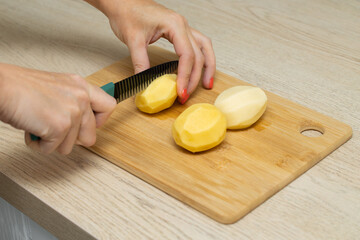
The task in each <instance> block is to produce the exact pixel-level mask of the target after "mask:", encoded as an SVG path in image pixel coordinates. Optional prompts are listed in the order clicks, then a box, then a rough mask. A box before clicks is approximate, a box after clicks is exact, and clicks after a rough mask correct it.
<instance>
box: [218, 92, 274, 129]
mask: <svg viewBox="0 0 360 240" xmlns="http://www.w3.org/2000/svg"><path fill="white" fill-rule="evenodd" d="M214 105H215V106H216V107H217V108H218V109H219V110H220V111H221V112H223V113H224V115H225V117H226V122H227V128H228V129H242V128H247V127H249V126H251V125H252V124H254V123H255V122H256V121H257V120H258V119H259V118H260V117H261V116H262V115H263V113H264V112H265V109H266V105H267V97H266V94H265V92H264V91H263V90H262V89H260V88H258V87H252V86H236V87H232V88H229V89H226V90H225V91H223V92H222V93H220V94H219V96H218V97H217V98H216V100H215V103H214Z"/></svg>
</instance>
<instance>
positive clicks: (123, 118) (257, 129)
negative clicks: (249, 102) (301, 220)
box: [87, 47, 352, 223]
mask: <svg viewBox="0 0 360 240" xmlns="http://www.w3.org/2000/svg"><path fill="white" fill-rule="evenodd" d="M149 56H150V59H151V60H152V65H156V64H160V63H162V62H165V61H169V60H174V59H177V57H176V55H175V54H173V53H171V52H168V51H165V50H162V49H160V48H157V47H152V48H150V49H149ZM132 74H133V68H132V64H131V60H130V58H126V59H123V60H121V61H119V62H116V63H114V64H112V65H110V66H108V67H106V68H104V69H102V70H100V71H98V72H96V73H94V74H92V75H90V76H89V77H87V80H88V81H89V82H91V83H93V84H95V85H98V86H102V85H104V84H106V83H108V82H110V81H112V82H117V81H119V80H120V79H123V78H125V77H128V76H130V75H132ZM236 85H249V84H248V83H246V82H243V81H241V80H238V79H236V78H234V77H231V76H228V75H226V74H224V73H221V72H219V71H217V72H216V75H215V80H214V88H213V89H212V90H205V89H203V88H202V87H201V86H199V88H198V89H197V90H196V91H195V93H194V94H193V95H192V96H191V98H190V99H189V100H188V102H187V103H186V104H184V105H180V104H179V103H177V102H175V104H174V105H173V106H172V107H171V108H170V109H167V110H165V111H163V112H160V113H157V114H154V115H148V114H145V113H141V112H140V111H138V110H137V109H136V107H135V103H134V97H132V98H129V99H127V100H125V101H123V102H121V103H120V104H118V106H117V108H116V110H115V111H114V113H113V114H112V116H111V118H110V119H109V120H108V121H107V123H106V124H105V125H104V126H103V127H102V128H101V129H98V132H97V142H96V144H95V145H94V146H92V147H90V150H92V151H93V152H95V153H97V154H99V155H100V156H102V157H104V158H106V159H107V160H109V161H111V162H113V163H114V164H116V165H117V166H119V167H121V168H124V169H125V170H127V171H129V172H131V173H132V174H134V175H136V176H138V177H139V178H141V179H143V180H145V181H147V182H148V183H150V184H152V185H154V186H156V187H158V188H160V189H161V190H163V191H164V192H166V193H168V194H170V195H171V196H173V197H175V198H177V199H179V200H180V201H182V202H184V203H187V204H188V205H190V206H192V207H193V208H195V209H197V210H199V211H201V212H203V213H204V214H206V215H208V216H209V217H211V218H213V219H215V220H217V221H219V222H221V223H233V222H235V221H237V220H238V219H240V218H241V217H243V216H244V215H245V214H247V213H248V212H250V211H251V210H252V209H254V208H255V207H256V206H258V205H259V204H261V203H262V202H264V201H265V200H266V199H267V198H269V197H270V196H272V195H273V194H274V193H276V192H277V191H279V190H280V189H282V188H283V187H284V186H286V185H287V184H288V183H290V182H291V181H292V180H294V179H295V178H296V177H298V176H299V175H301V174H302V173H304V172H305V171H306V170H308V169H309V168H311V167H312V166H313V165H314V164H316V163H317V162H319V161H320V160H321V159H323V158H324V157H325V156H327V155H328V154H329V153H331V152H332V151H334V150H335V149H336V148H338V147H339V146H340V145H342V144H343V143H344V142H346V141H347V140H348V139H349V138H351V135H352V130H351V127H349V126H348V125H346V124H344V123H342V122H339V121H337V120H335V119H333V118H330V117H328V116H325V115H322V114H320V113H318V112H316V111H313V110H311V109H308V108H305V107H303V106H301V105H299V104H296V103H293V102H291V101H289V100H287V99H284V98H282V97H279V96H277V95H275V94H273V93H270V92H266V94H267V96H268V107H267V110H266V112H265V114H264V115H263V116H262V118H261V119H260V120H259V121H258V122H257V123H256V124H255V125H253V126H252V127H250V128H248V129H245V130H238V131H228V132H227V135H226V138H225V140H224V142H222V143H221V145H219V146H217V147H215V148H213V149H211V150H209V151H206V152H202V153H197V154H193V153H190V152H188V151H186V150H184V149H182V148H180V147H178V146H177V145H176V144H175V142H174V140H173V138H172V135H171V126H172V124H173V122H174V120H175V118H176V117H177V116H178V115H179V114H180V113H181V112H182V111H184V110H185V109H186V108H187V107H189V106H190V105H192V104H194V103H199V102H206V103H213V102H214V100H215V98H216V97H217V96H218V94H219V93H220V92H222V91H223V90H225V89H227V88H229V87H232V86H236ZM308 129H314V130H317V131H319V132H321V133H322V135H321V136H319V137H309V136H305V135H303V134H302V133H301V132H303V131H304V130H308Z"/></svg>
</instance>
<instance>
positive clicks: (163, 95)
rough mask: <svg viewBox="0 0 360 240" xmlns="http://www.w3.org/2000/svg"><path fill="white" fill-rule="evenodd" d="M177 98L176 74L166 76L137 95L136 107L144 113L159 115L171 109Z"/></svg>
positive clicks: (156, 80)
mask: <svg viewBox="0 0 360 240" xmlns="http://www.w3.org/2000/svg"><path fill="white" fill-rule="evenodd" d="M176 96H177V92H176V74H165V75H163V76H161V77H159V78H157V79H155V80H154V81H153V82H152V83H151V84H150V85H149V86H148V87H147V88H146V89H145V90H144V91H142V92H140V93H138V94H137V95H136V97H135V105H136V107H137V108H138V109H139V110H140V111H142V112H146V113H157V112H160V111H162V110H164V109H166V108H169V107H171V106H172V105H173V103H174V101H175V99H176Z"/></svg>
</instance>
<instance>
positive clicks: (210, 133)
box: [172, 103, 226, 152]
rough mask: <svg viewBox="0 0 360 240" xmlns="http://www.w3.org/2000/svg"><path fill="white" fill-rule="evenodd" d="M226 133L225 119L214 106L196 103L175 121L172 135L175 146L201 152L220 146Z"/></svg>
mask: <svg viewBox="0 0 360 240" xmlns="http://www.w3.org/2000/svg"><path fill="white" fill-rule="evenodd" d="M225 133H226V118H225V116H224V114H223V113H221V112H220V111H219V109H217V108H216V107H215V106H214V105H212V104H209V103H198V104H194V105H192V106H190V107H189V108H187V109H186V110H185V111H184V112H182V113H181V114H180V115H179V116H178V117H177V118H176V120H175V122H174V124H173V128H172V135H173V138H174V140H175V142H176V144H177V145H179V146H181V147H183V148H185V149H187V150H189V151H191V152H201V151H205V150H208V149H210V148H213V147H215V146H217V145H218V144H220V143H221V142H222V141H223V140H224V138H225Z"/></svg>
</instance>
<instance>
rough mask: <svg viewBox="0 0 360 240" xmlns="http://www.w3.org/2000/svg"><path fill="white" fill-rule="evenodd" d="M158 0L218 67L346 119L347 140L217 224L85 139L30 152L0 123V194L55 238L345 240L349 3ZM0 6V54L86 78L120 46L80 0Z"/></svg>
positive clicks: (353, 39) (355, 171) (352, 89)
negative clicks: (196, 36) (205, 39)
mask: <svg viewBox="0 0 360 240" xmlns="http://www.w3.org/2000/svg"><path fill="white" fill-rule="evenodd" d="M158 2H159V3H162V4H164V5H166V6H167V7H168V8H171V9H174V10H175V11H177V12H179V13H180V14H182V15H184V16H185V17H186V18H187V19H188V21H189V24H190V25H191V26H192V27H194V28H197V29H199V30H200V31H202V32H203V33H204V34H206V35H207V36H209V37H210V38H211V39H212V43H213V46H214V49H215V53H216V57H217V69H218V70H219V71H221V72H224V73H226V74H229V75H231V76H233V77H236V78H238V79H242V80H244V81H246V82H248V83H250V84H253V85H256V86H259V87H261V88H263V89H265V90H268V91H270V92H273V93H275V94H277V95H279V96H281V97H284V98H286V99H289V100H291V101H293V102H295V103H298V104H301V105H304V106H305V107H308V108H310V109H314V110H316V111H317V112H320V113H322V114H325V115H327V116H331V117H333V118H335V119H338V120H340V121H341V122H345V123H347V124H348V125H350V126H351V127H352V129H353V137H352V139H350V140H349V141H348V142H347V143H345V144H344V145H343V146H341V147H340V148H339V149H337V150H336V151H334V152H333V153H331V154H330V155H329V156H327V157H326V158H324V159H323V160H322V161H321V162H319V163H318V164H316V165H315V166H314V167H313V168H311V169H310V170H309V171H307V172H305V173H304V174H303V175H301V177H299V178H297V179H296V180H295V181H293V182H291V183H290V184H289V185H288V186H287V187H286V188H284V189H282V190H281V191H280V192H278V193H277V194H276V195H274V196H273V197H271V198H270V199H268V200H267V201H266V202H264V203H263V204H261V205H260V206H259V207H257V208H256V209H254V210H253V211H252V212H250V213H249V214H247V215H246V216H245V217H244V218H242V219H241V220H240V221H238V222H236V223H235V224H231V225H224V224H220V223H217V222H216V221H213V220H212V219H210V218H208V217H207V216H205V215H203V214H201V213H199V212H198V211H196V210H194V209H193V208H191V207H189V206H187V205H186V204H183V203H182V202H181V201H178V200H176V199H174V198H173V197H171V196H169V195H167V194H166V193H164V192H162V191H160V190H158V189H157V188H155V187H153V186H151V185H150V184H147V183H146V182H144V181H142V180H140V179H139V178H137V177H135V176H134V175H132V174H129V173H128V172H127V171H124V170H122V169H121V168H119V167H117V166H115V165H114V164H112V163H110V162H108V161H104V159H103V158H102V157H99V156H97V155H96V154H93V153H92V152H90V151H89V150H87V149H85V148H82V147H76V148H75V149H74V151H73V153H72V154H70V155H69V156H66V157H64V156H60V155H57V154H54V155H50V156H46V155H41V154H38V153H34V152H32V151H31V150H29V149H27V148H26V146H25V144H24V140H23V132H22V131H18V130H15V129H13V128H12V127H10V126H8V125H5V124H3V123H0V143H1V144H0V196H1V197H2V198H4V199H5V200H7V201H8V202H10V203H11V204H12V205H14V206H15V207H16V208H18V209H19V210H21V211H23V212H24V213H25V214H27V215H28V216H30V217H31V218H32V219H33V220H35V221H36V222H37V223H39V224H40V225H42V226H43V227H44V228H46V229H47V230H49V231H50V232H51V233H53V234H54V235H55V236H57V237H58V238H60V239H349V240H350V239H351V240H352V239H357V238H358V236H360V229H359V227H358V226H359V224H360V215H359V212H360V175H359V172H360V161H359V156H360V136H359V133H360V128H359V126H360V116H359V112H360V41H359V39H360V28H359V22H360V16H359V12H360V3H359V1H357V0H349V1H336V0H333V1H330V0H326V1H325V0H315V1H312V0H311V1H310V0H302V1H298V0H295V1H286V0H276V1H275V0H269V1H265V0H259V1H250V0H244V1H235V0H234V1H232V0H226V1H223V0H212V1H205V0H197V1H191V0H184V1H181V4H180V3H179V1H176V0H159V1H158ZM0 12H1V14H0V61H1V62H6V63H12V64H17V65H20V66H25V67H31V68H36V69H41V70H47V71H56V72H70V73H77V74H80V75H82V76H88V75H90V74H92V73H94V72H96V71H98V70H99V69H101V68H103V67H106V66H108V65H110V64H111V63H113V62H115V61H118V60H120V59H122V58H124V57H126V56H127V55H128V50H127V48H126V46H124V45H123V44H121V43H120V41H119V40H118V39H117V38H116V37H115V36H114V35H113V33H112V32H111V29H110V27H109V24H108V20H107V19H106V17H105V16H103V15H102V14H101V13H100V12H98V11H97V10H96V9H94V8H92V7H91V6H89V5H87V4H86V3H84V2H82V1H72V0H63V1H50V0H35V1H25V0H14V1H6V0H0ZM156 45H157V46H161V47H163V48H166V49H168V50H172V46H171V44H169V43H168V42H166V41H160V42H158V43H156ZM215 84H217V83H215Z"/></svg>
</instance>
